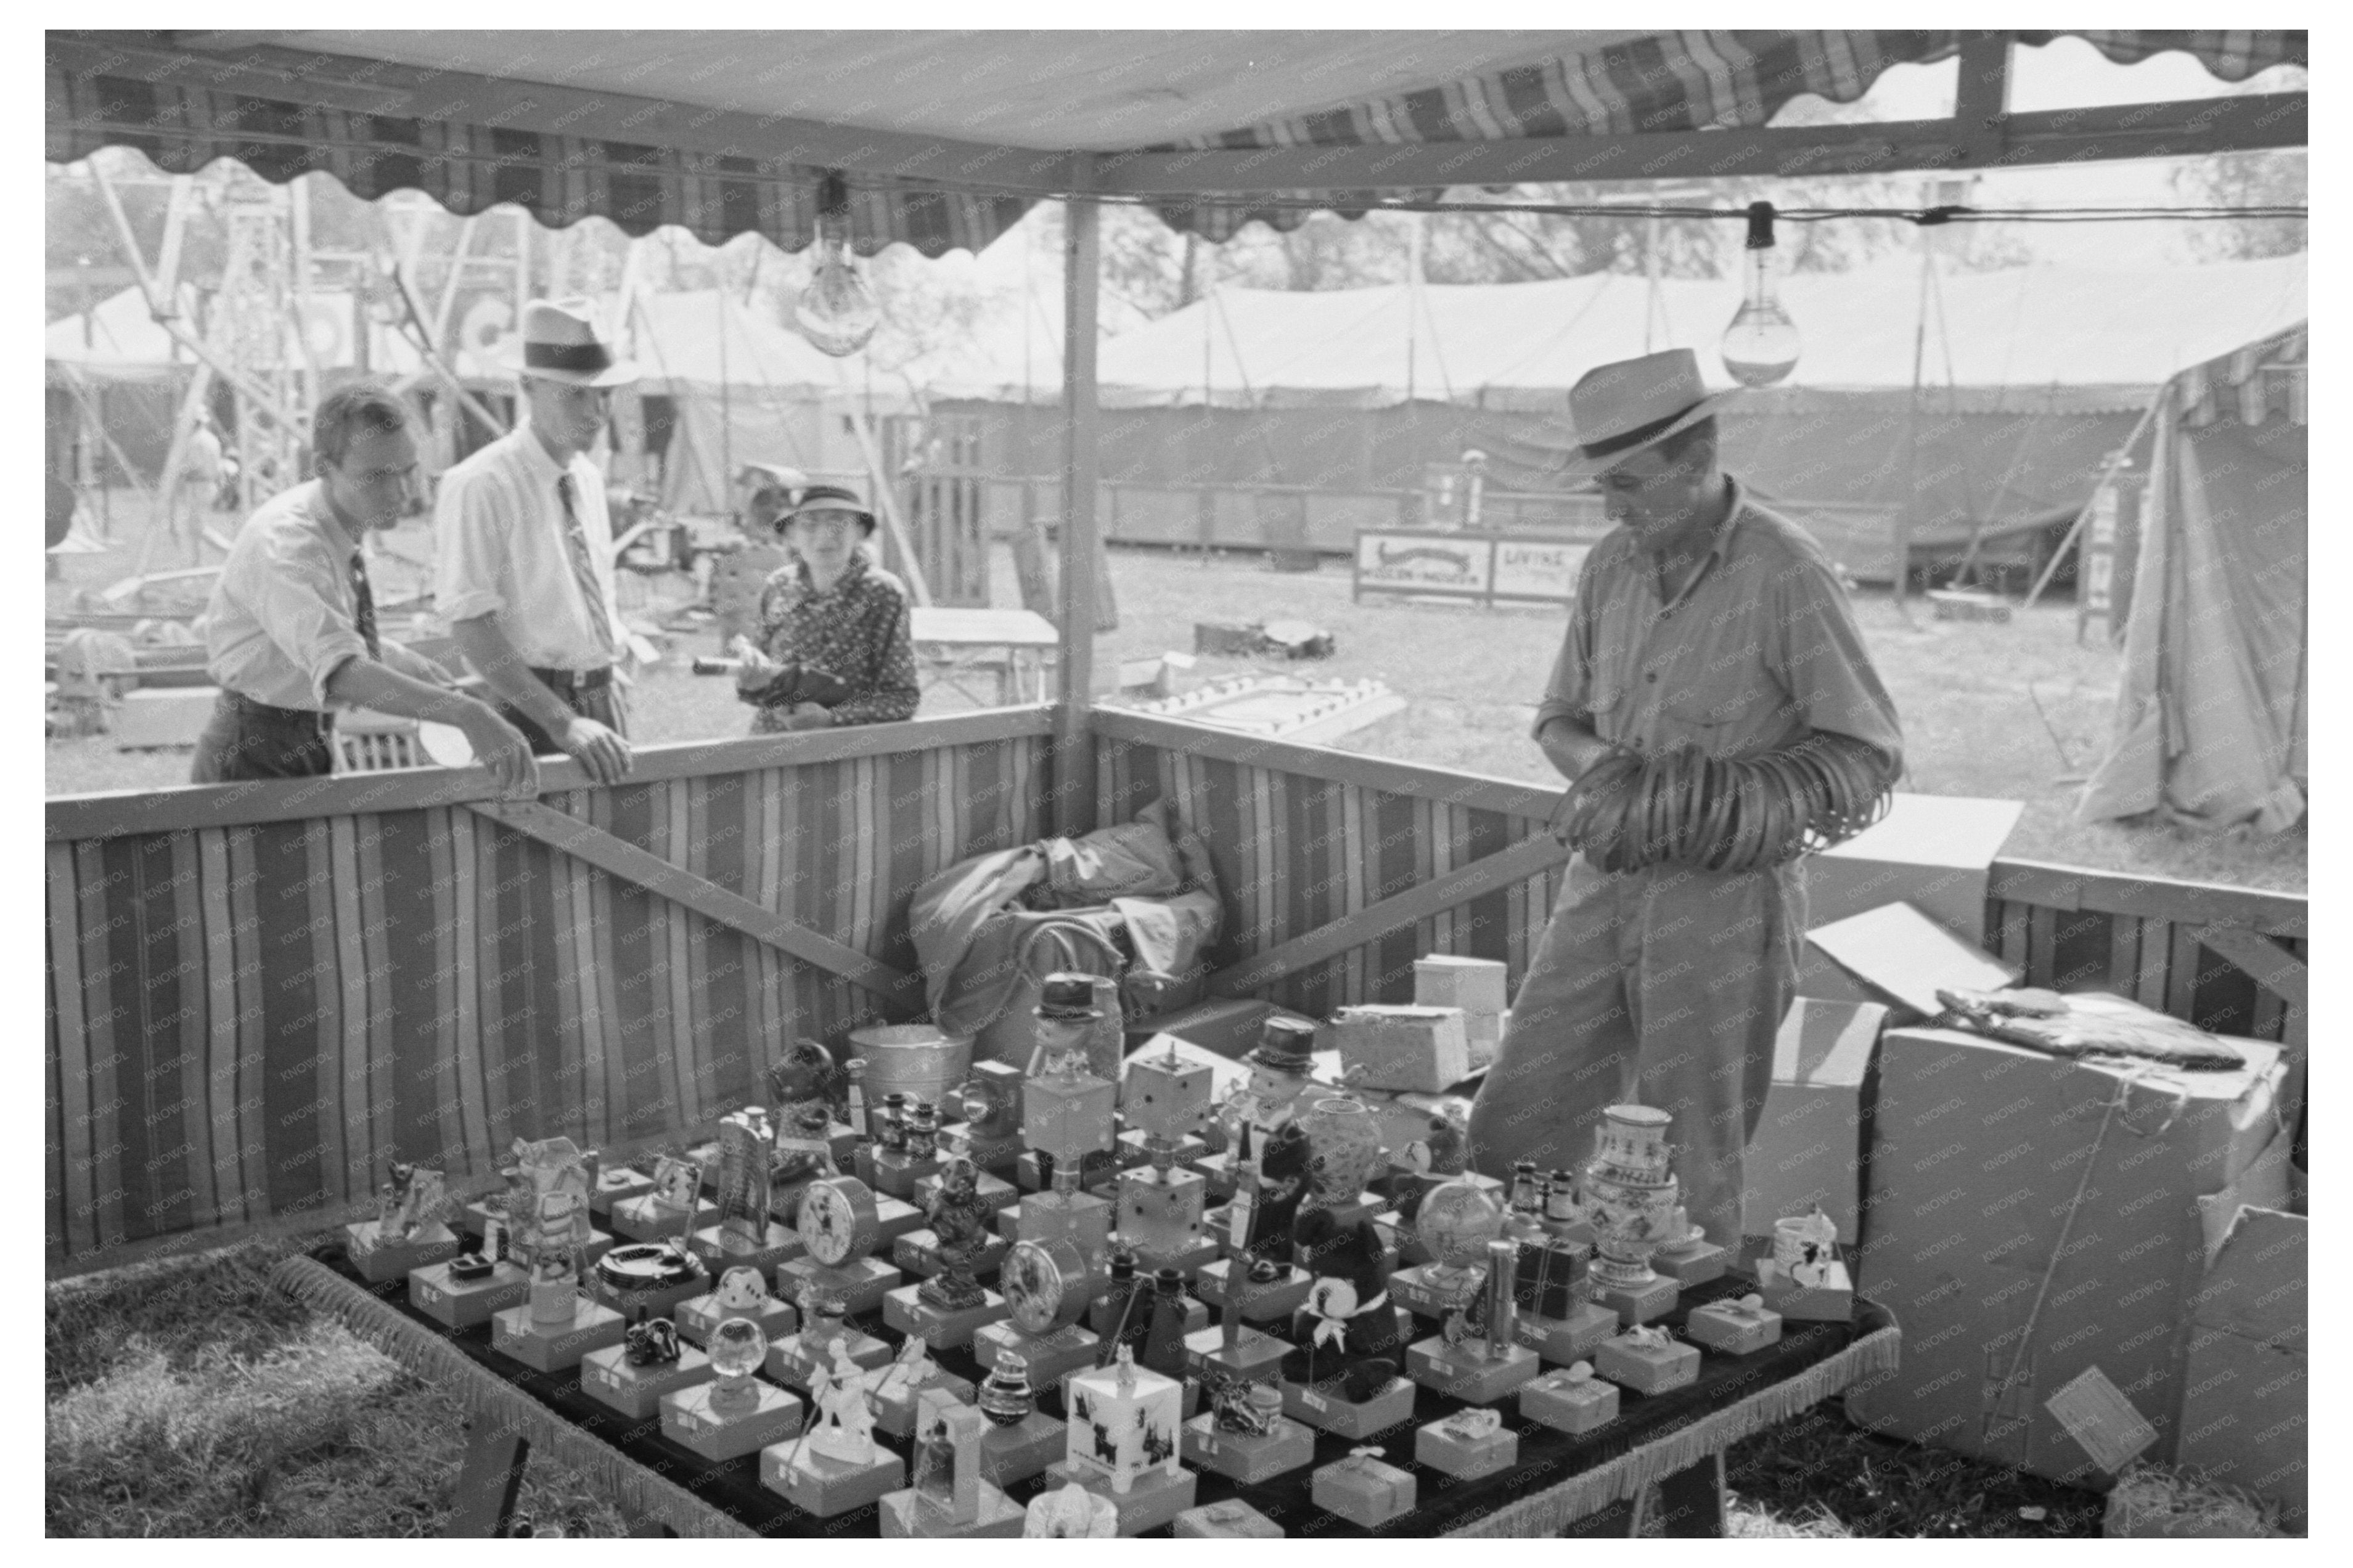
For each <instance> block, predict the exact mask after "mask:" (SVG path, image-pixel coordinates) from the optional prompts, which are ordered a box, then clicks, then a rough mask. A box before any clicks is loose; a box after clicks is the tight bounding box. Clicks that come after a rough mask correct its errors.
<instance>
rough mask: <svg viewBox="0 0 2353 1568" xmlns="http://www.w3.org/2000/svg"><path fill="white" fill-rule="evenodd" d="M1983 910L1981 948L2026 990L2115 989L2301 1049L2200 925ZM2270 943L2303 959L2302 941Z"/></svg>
mask: <svg viewBox="0 0 2353 1568" xmlns="http://www.w3.org/2000/svg"><path fill="white" fill-rule="evenodd" d="M1987 907H1988V910H1989V919H1988V921H1987V922H1986V931H1987V940H1986V946H1987V948H1988V949H1989V951H1991V952H1993V953H1994V954H1995V955H1996V956H1998V957H2000V959H2002V960H2003V961H2004V962H2005V963H2013V964H2016V965H2018V966H2019V968H2020V969H2021V971H2022V972H2023V973H2024V976H2025V984H2029V985H2042V986H2048V987H2050V988H2051V989H2052V990H2053V991H2062V992H2065V991H2109V992H2114V993H2115V994H2117V995H2119V996H2125V997H2129V998H2131V999H2132V1000H2134V1001H2137V1002H2138V1003H2140V1004H2142V1005H2144V1006H2148V1007H2153V1008H2155V1009H2157V1010H2158V1012H2161V1013H2170V1014H2171V1015H2173V1016H2175V1017H2177V1018H2181V1019H2184V1020H2186V1021H2188V1022H2189V1023H2192V1024H2195V1025H2197V1026H2199V1027H2200V1028H2201V1029H2205V1030H2208V1031H2209V1032H2211V1033H2213V1034H2217V1035H2233V1036H2237V1037H2240V1038H2242V1039H2256V1040H2274V1041H2280V1042H2284V1043H2286V1044H2290V1045H2293V1046H2296V1047H2301V1045H2302V1043H2303V1042H2302V1024H2303V1019H2302V1018H2301V1016H2296V1015H2292V1014H2291V1013H2290V1011H2289V1009H2288V1008H2286V1007H2285V1006H2284V1005H2283V1004H2282V1003H2281V1001H2280V1000H2279V998H2278V997H2276V996H2274V995H2273V994H2271V993H2270V992H2269V991H2267V990H2265V989H2264V988H2263V987H2262V986H2260V985H2258V984H2255V982H2254V980H2253V978H2252V977H2250V976H2249V975H2248V974H2247V973H2245V972H2244V971H2242V969H2240V968H2239V966H2238V965H2237V964H2235V963H2232V962H2231V961H2230V960H2229V959H2227V958H2224V957H2222V956H2221V954H2219V953H2216V952H2213V951H2212V950H2211V949H2210V948H2208V947H2206V946H2205V945H2204V944H2203V943H2201V942H2199V941H2198V939H2197V936H2196V934H2195V933H2196V931H2198V929H2199V927H2200V926H2201V925H2203V924H2205V923H2206V921H2205V920H2204V919H2203V918H2199V919H2192V920H2186V921H2169V920H2166V919H2164V918H2163V917H2161V916H2157V915H2135V914H2131V913H2127V912H2124V911H2121V910H2092V909H2081V910H2061V909H2052V908H2050V907H2049V906H2047V905H2042V904H2036V903H2031V902H2029V901H2027V900H2017V899H1999V898H1997V899H1992V900H1988V905H1987ZM2274 940H2277V941H2280V942H2281V945H2282V947H2283V948H2284V950H2285V951H2287V952H2293V953H2294V954H2295V956H2296V957H2298V958H2300V959H2306V961H2307V962H2308V961H2309V960H2308V950H2309V942H2308V939H2305V938H2301V937H2299V938H2295V939H2292V940H2289V939H2278V938H2274Z"/></svg>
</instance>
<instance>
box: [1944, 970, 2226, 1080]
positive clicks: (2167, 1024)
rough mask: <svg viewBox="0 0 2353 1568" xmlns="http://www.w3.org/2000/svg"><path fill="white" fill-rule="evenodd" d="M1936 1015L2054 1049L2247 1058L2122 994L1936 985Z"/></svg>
mask: <svg viewBox="0 0 2353 1568" xmlns="http://www.w3.org/2000/svg"><path fill="white" fill-rule="evenodd" d="M1936 1000H1937V1001H1939V1002H1942V1003H1943V1004H1944V1005H1946V1007H1947V1009H1949V1010H1948V1011H1947V1013H1946V1015H1945V1016H1944V1018H1943V1019H1942V1020H1940V1021H1941V1022H1943V1023H1945V1024H1947V1025H1948V1026H1952V1027H1954V1028H1958V1029H1968V1030H1969V1031H1970V1032H1971V1033H1973V1034H1979V1035H1983V1036H1985V1037H1987V1038H1988V1039H1993V1040H2000V1041H2001V1042H2002V1043H2003V1044H2005V1045H2012V1046H2024V1047H2027V1048H2028V1049H2029V1050H2036V1051H2042V1052H2046V1053H2048V1054H2049V1055H2051V1056H2054V1057H2133V1058H2139V1059H2141V1060H2144V1061H2153V1062H2162V1063H2164V1064H2165V1065H2166V1066H2168V1067H2173V1068H2181V1069H2182V1070H2184V1071H2186V1072H2229V1071H2232V1069H2234V1068H2242V1067H2244V1066H2246V1065H2247V1058H2246V1056H2245V1055H2244V1053H2242V1051H2241V1050H2240V1049H2239V1047H2236V1046H2234V1045H2232V1044H2231V1043H2230V1042H2229V1041H2228V1040H2221V1039H2217V1038H2215V1037H2213V1036H2211V1035H2210V1034H2208V1033H2206V1031H2205V1030H2203V1029H2200V1028H2198V1027H2196V1026H2193V1025H2189V1024H2185V1023H2183V1022H2182V1021H2181V1020H2180V1019H2179V1018H2176V1017H2173V1016H2169V1015H2168V1014H2164V1013H2157V1012H2152V1011H2150V1010H2149V1009H2148V1008H2147V1007H2144V1006H2142V1005H2140V1004H2139V1003H2137V1002H2130V1001H2126V999H2125V998H2124V997H2122V996H2110V995H2106V994H2101V993H2093V994H2085V995H2078V996H2062V995H2060V994H2058V993H2057V992H2055V991H2041V990H2033V989H2026V990H2019V991H1939V992H1937V993H1936Z"/></svg>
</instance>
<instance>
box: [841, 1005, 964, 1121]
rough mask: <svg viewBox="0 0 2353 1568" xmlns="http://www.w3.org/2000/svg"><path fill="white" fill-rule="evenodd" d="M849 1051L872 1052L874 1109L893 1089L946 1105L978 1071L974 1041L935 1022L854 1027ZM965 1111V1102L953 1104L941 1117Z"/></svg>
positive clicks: (869, 1069)
mask: <svg viewBox="0 0 2353 1568" xmlns="http://www.w3.org/2000/svg"><path fill="white" fill-rule="evenodd" d="M849 1055H850V1056H853V1057H863V1058H866V1104H867V1108H868V1109H869V1110H874V1109H876V1108H878V1107H880V1106H881V1103H882V1100H883V1097H884V1096H885V1095H891V1094H903V1095H905V1096H907V1097H908V1099H910V1100H930V1101H931V1102H932V1103H933V1104H934V1105H940V1104H942V1103H944V1101H945V1100H946V1099H947V1097H948V1096H949V1095H950V1094H952V1093H954V1092H955V1090H957V1089H961V1088H963V1087H964V1080H965V1079H967V1078H970V1077H971V1076H972V1041H971V1040H970V1039H969V1038H964V1039H958V1038H956V1037H953V1036H949V1035H944V1034H942V1033H940V1031H939V1030H937V1029H935V1028H934V1027H933V1026H931V1025H929V1024H876V1025H874V1026H871V1027H869V1028H864V1029H852V1030H850V1031H849ZM962 1114H963V1111H962V1109H961V1108H960V1107H955V1108H951V1110H950V1111H949V1113H948V1114H946V1115H944V1116H943V1117H941V1118H940V1120H941V1121H955V1119H956V1118H957V1117H958V1116H960V1115H962Z"/></svg>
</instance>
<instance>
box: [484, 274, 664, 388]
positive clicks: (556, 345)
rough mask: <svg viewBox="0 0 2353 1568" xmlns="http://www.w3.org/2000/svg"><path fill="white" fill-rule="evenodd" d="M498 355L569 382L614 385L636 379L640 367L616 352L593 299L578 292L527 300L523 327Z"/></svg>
mask: <svg viewBox="0 0 2353 1568" xmlns="http://www.w3.org/2000/svg"><path fill="white" fill-rule="evenodd" d="M501 358H502V360H503V362H504V363H505V365H506V368H507V369H509V370H511V371H514V372H516V373H517V374H522V375H535V376H538V377H539V378H541V379H542V380H543V381H560V382H564V383H565V384H569V385H572V386H618V385H620V384H622V383H624V382H630V381H635V380H637V379H638V367H637V366H636V365H635V364H633V363H630V362H629V361H628V360H625V359H622V358H619V357H618V356H617V355H616V354H615V353H614V352H613V344H612V342H611V340H610V339H608V338H607V337H606V336H605V328H604V323H603V322H602V321H599V320H598V318H597V312H596V301H595V300H590V299H587V298H586V297H585V296H582V295H577V294H575V295H573V296H571V297H570V298H568V299H563V300H533V301H532V302H531V303H530V304H528V305H525V306H524V307H523V308H522V332H521V334H520V335H519V336H518V337H517V339H516V340H515V341H514V342H512V343H509V344H508V345H507V347H506V349H505V351H504V353H503V354H502V355H501Z"/></svg>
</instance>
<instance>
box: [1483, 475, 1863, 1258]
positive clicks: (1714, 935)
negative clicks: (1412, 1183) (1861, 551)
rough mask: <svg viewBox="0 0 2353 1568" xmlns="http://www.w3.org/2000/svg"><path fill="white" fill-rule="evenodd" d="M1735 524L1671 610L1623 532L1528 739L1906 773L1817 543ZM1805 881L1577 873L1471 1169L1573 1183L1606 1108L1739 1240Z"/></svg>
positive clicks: (1711, 1227) (1676, 872) (1743, 875)
mask: <svg viewBox="0 0 2353 1568" xmlns="http://www.w3.org/2000/svg"><path fill="white" fill-rule="evenodd" d="M1725 483H1726V486H1727V488H1728V491H1729V495H1730V500H1731V503H1732V504H1731V507H1730V510H1728V512H1727V513H1726V516H1725V521H1724V523H1723V524H1722V526H1721V527H1720V528H1719V529H1718V530H1717V531H1716V534H1715V538H1714V540H1713V541H1712V542H1711V543H1710V546H1709V549H1708V553H1707V555H1706V557H1705V559H1704V561H1703V562H1702V563H1701V565H1700V568H1699V570H1698V571H1697V572H1696V573H1694V574H1693V576H1692V579H1691V581H1690V582H1689V583H1687V584H1684V585H1683V590H1682V591H1681V593H1679V594H1678V595H1676V596H1675V598H1674V599H1673V600H1672V602H1668V601H1666V600H1664V599H1663V598H1662V594H1661V591H1660V586H1659V576H1658V570H1657V566H1656V564H1655V562H1654V560H1653V558H1652V557H1651V555H1650V554H1649V553H1648V552H1644V551H1642V550H1641V548H1640V547H1639V546H1638V545H1637V544H1636V542H1635V538H1634V534H1633V531H1631V530H1630V529H1623V528H1621V529H1620V530H1618V531H1615V532H1613V533H1611V534H1610V535H1609V537H1608V538H1606V539H1604V540H1603V541H1602V542H1600V543H1599V544H1598V545H1596V546H1595V547H1594V549H1593V552H1592V553H1591V554H1590V555H1589V556H1588V558H1587V560H1586V563H1585V566H1584V570H1583V571H1582V572H1581V573H1580V574H1579V576H1578V579H1577V597H1576V600H1575V602H1574V603H1573V604H1572V605H1571V606H1570V610H1569V619H1568V629H1567V636H1566V637H1564V638H1563V640H1562V645H1561V651H1560V658H1559V659H1558V661H1557V662H1556V665H1555V666H1554V669H1553V675H1552V680H1551V682H1550V684H1549V686H1548V687H1547V688H1546V693H1545V698H1544V701H1543V702H1542V703H1541V704H1540V705H1539V706H1538V707H1537V709H1536V722H1535V728H1536V731H1538V732H1539V733H1540V732H1541V731H1543V729H1544V726H1545V725H1546V723H1548V722H1549V721H1551V720H1553V719H1554V718H1555V717H1556V716H1567V717H1571V718H1577V719H1580V720H1582V721H1585V722H1586V723H1588V724H1589V725H1590V726H1591V727H1592V729H1593V731H1594V732H1595V733H1596V734H1598V735H1599V737H1600V738H1601V739H1602V740H1604V741H1608V742H1613V743H1616V744H1620V745H1626V746H1630V747H1633V748H1634V749H1636V750H1638V751H1641V752H1646V753H1648V752H1662V751H1672V750H1674V749H1676V748H1678V747H1680V746H1683V745H1686V744H1688V745H1694V746H1697V747H1699V748H1700V749H1701V750H1703V751H1704V752H1706V753H1707V754H1708V755H1709V756H1712V757H1745V756H1754V755H1756V754H1757V753H1758V752H1767V751H1772V750H1776V749H1778V748H1780V747H1783V746H1787V745H1789V744H1791V743H1793V742H1796V741H1798V740H1799V739H1800V738H1801V737H1802V736H1803V735H1804V734H1805V733H1806V732H1807V731H1809V730H1829V731H1837V732H1839V733H1841V734H1844V735H1850V736H1852V737H1854V738H1856V739H1858V740H1861V741H1863V742H1868V743H1869V744H1871V745H1872V746H1873V747H1875V748H1876V749H1878V750H1879V751H1880V752H1883V753H1884V755H1885V756H1886V758H1887V760H1888V763H1889V765H1890V770H1891V772H1892V771H1893V770H1894V768H1895V767H1896V766H1897V765H1900V763H1901V759H1902V754H1903V734H1902V731H1901V730H1900V729H1899V728H1898V727H1897V723H1896V717H1895V707H1894V703H1893V702H1892V701H1891V700H1889V699H1888V695H1887V691H1886V689H1885V687H1883V685H1882V684H1881V683H1880V679H1879V676H1878V673H1877V672H1876V671H1875V670H1873V668H1872V665H1871V659H1870V656H1869V655H1868V654H1867V653H1866V652H1865V651H1864V648H1863V646H1862V636H1861V634H1860V633H1859V632H1858V631H1857V630H1856V628H1855V624H1854V616H1853V614H1852V611H1851V610H1850V609H1849V607H1848V605H1847V602H1846V597H1845V594H1844V592H1843V591H1842V590H1841V588H1840V586H1839V584H1838V581H1837V578H1836V577H1835V575H1834V574H1832V571H1831V565H1830V563H1829V561H1828V560H1827V559H1826V558H1825V557H1824V556H1823V554H1822V552H1821V549H1820V546H1819V545H1817V544H1816V543H1815V542H1814V541H1813V539H1812V538H1811V537H1810V535H1809V534H1807V533H1806V532H1805V531H1803V530H1802V529H1800V528H1799V527H1798V526H1797V525H1796V524H1795V523H1792V522H1790V521H1788V519H1786V518H1783V517H1780V516H1778V515H1777V514H1775V513H1773V512H1771V511H1768V510H1766V509H1764V508H1763V507H1760V506H1758V505H1757V503H1756V502H1755V501H1753V500H1750V499H1749V498H1748V496H1747V495H1746V492H1745V491H1744V490H1743V489H1742V488H1741V487H1740V485H1739V484H1738V482H1737V481H1736V480H1731V479H1727V480H1726V481H1725ZM1805 932H1806V884H1805V872H1804V868H1803V867H1802V865H1801V864H1799V863H1797V862H1792V863H1790V864H1788V865H1784V866H1779V867H1775V868H1768V869H1765V870H1759V871H1749V872H1740V873H1724V872H1709V871H1702V870H1694V869H1690V868H1683V867H1679V866H1655V867H1651V868H1645V869H1642V870H1639V871H1632V872H1625V873H1620V874H1618V875H1609V874H1605V873H1603V872H1601V871H1599V870H1597V869H1596V868H1594V867H1593V866H1591V865H1590V864H1588V862H1587V861H1586V859H1585V858H1584V857H1583V856H1579V857H1577V859H1576V860H1574V861H1573V862H1571V864H1570V867H1569V870H1568V875H1567V878H1566V879H1565V880H1564V884H1563V886H1562V889H1561V894H1560V901H1559V903H1558V904H1557V906H1556V908H1555V909H1554V910H1553V915H1552V919H1551V921H1550V922H1549V923H1548V924H1547V925H1546V928H1545V932H1544V936H1543V938H1542V939H1541V940H1540V941H1539V942H1538V943H1537V946H1536V951H1535V954H1534V956H1533V957H1532V958H1531V960H1530V962H1529V964H1528V971H1527V974H1526V977H1525V979H1523V980H1522V981H1521V983H1520V989H1519V992H1518V994H1517V995H1516V996H1515V997H1514V999H1513V1004H1512V1014H1511V1021H1510V1024H1509V1026H1507V1027H1506V1028H1505V1030H1504V1038H1503V1042H1502V1044H1501V1046H1500V1047H1498V1050H1497V1053H1496V1058H1495V1062H1494V1065H1493V1067H1492V1068H1489V1069H1488V1072H1487V1077H1486V1080H1485V1082H1484V1083H1482V1085H1481V1086H1480V1090H1479V1097H1478V1100H1477V1103H1476V1104H1475V1105H1474V1107H1473V1108H1472V1114H1471V1150H1472V1163H1473V1165H1474V1167H1475V1168H1476V1169H1478V1170H1479V1171H1481V1172H1482V1173H1485V1174H1488V1175H1491V1176H1496V1177H1501V1178H1508V1177H1509V1176H1510V1174H1511V1172H1512V1166H1513V1163H1514V1162H1515V1161H1519V1160H1534V1161H1535V1163H1537V1165H1538V1166H1539V1167H1540V1168H1544V1169H1547V1170H1570V1171H1574V1170H1577V1169H1579V1168H1580V1167H1582V1166H1583V1165H1584V1164H1585V1163H1586V1162H1588V1160H1590V1159H1591V1157H1592V1154H1593V1136H1594V1130H1595V1128H1596V1126H1597V1125H1598V1123H1599V1120H1600V1115H1601V1111H1602V1110H1603V1108H1604V1107H1606V1106H1610V1105H1617V1104H1622V1103H1625V1102H1627V1101H1630V1100H1634V1101H1639V1102H1640V1103H1641V1104H1645V1105H1651V1106H1655V1107H1657V1108H1659V1109H1661V1110H1665V1111H1668V1112H1669V1113H1670V1114H1672V1116H1673V1117H1674V1119H1675V1120H1674V1126H1673V1129H1672V1131H1671V1132H1670V1133H1669V1135H1668V1136H1669V1137H1670V1139H1671V1140H1672V1142H1674V1144H1675V1145H1676V1152H1675V1160H1674V1166H1675V1171H1676V1174H1677V1176H1678V1177H1679V1179H1680V1180H1681V1182H1682V1194H1683V1203H1684V1205H1685V1206H1686V1207H1687V1208H1688V1209H1689V1211H1690V1215H1691V1218H1692V1220H1693V1222H1694V1223H1695V1224H1697V1225H1699V1226H1704V1228H1705V1230H1706V1233H1707V1237H1708V1239H1709V1240H1710V1241H1713V1242H1715V1243H1716V1244H1718V1245H1719V1246H1724V1247H1737V1246H1738V1245H1739V1240H1740V1234H1741V1213H1740V1195H1741V1184H1742V1173H1741V1152H1742V1149H1743V1147H1744V1146H1745V1145H1746V1142H1747V1141H1748V1138H1749V1136H1750V1135H1751V1134H1752V1133H1754V1132H1755V1131H1756V1129H1757V1121H1758V1119H1759V1118H1760V1117H1761V1116H1762V1115H1763V1113H1764V1109H1765V1094H1766V1090H1767V1089H1768V1088H1769V1087H1770V1086H1771V1082H1772V1071H1773V1043H1774V1037H1775V1036H1776V1034H1777V1033H1778V1029H1779V1026H1780V1023H1781V1017H1782V1015H1783V1014H1784V1013H1785V1012H1787V1011H1788V1005H1789V1000H1790V995H1791V993H1792V990H1793V989H1794V986H1795V984H1796V977H1797V971H1798V964H1799V959H1800V958H1801V957H1802V955H1803V951H1804V943H1805Z"/></svg>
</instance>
